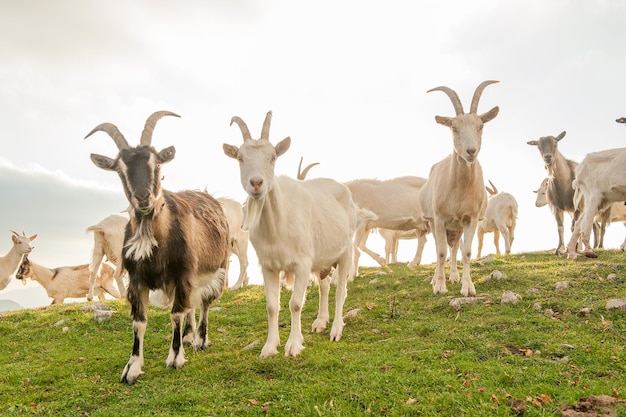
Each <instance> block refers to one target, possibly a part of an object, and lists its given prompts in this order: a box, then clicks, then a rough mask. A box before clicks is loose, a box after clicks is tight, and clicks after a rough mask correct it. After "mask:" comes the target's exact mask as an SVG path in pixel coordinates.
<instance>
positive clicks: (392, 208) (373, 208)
mask: <svg viewBox="0 0 626 417" xmlns="http://www.w3.org/2000/svg"><path fill="white" fill-rule="evenodd" d="M315 165H318V162H315V163H312V164H309V165H308V166H307V167H306V168H305V169H304V171H302V172H301V167H302V158H300V165H299V166H298V179H300V180H303V179H304V178H305V177H306V174H307V172H308V171H309V170H310V169H311V168H312V167H313V166H315ZM425 182H426V178H422V177H414V176H404V177H398V178H393V179H390V180H384V181H381V180H377V179H357V180H353V181H349V182H346V183H345V185H347V186H348V188H349V189H350V192H351V193H352V200H354V202H355V203H356V204H357V206H358V207H359V208H360V209H361V213H362V215H361V216H359V222H358V224H357V229H356V233H355V238H354V239H355V240H354V241H355V243H356V244H357V247H358V249H359V250H360V251H361V252H365V253H367V254H368V255H369V256H370V257H371V258H372V259H374V260H375V261H376V262H378V263H379V264H380V266H385V265H386V264H387V262H388V260H387V259H386V258H388V256H386V258H382V257H381V256H380V255H379V254H377V253H376V252H374V251H373V250H371V249H369V248H368V247H367V246H366V243H367V239H368V237H369V235H370V232H371V231H372V230H374V229H376V228H378V229H381V228H382V229H388V230H390V231H398V232H407V233H408V234H410V235H413V234H414V235H415V236H414V237H411V238H417V239H418V245H417V251H416V252H415V257H414V258H413V260H412V261H411V262H409V265H408V266H409V267H415V266H417V265H419V264H420V262H421V260H422V252H423V250H424V245H425V244H426V234H428V233H430V229H429V227H428V222H425V221H423V220H422V212H421V209H420V207H419V202H418V200H417V194H418V193H419V190H420V189H421V188H422V186H423V185H424V183H425ZM390 239H391V240H393V239H394V238H393V237H390ZM389 244H390V245H391V246H394V244H393V242H390V243H389ZM391 246H390V250H391ZM395 247H396V248H395V251H396V252H397V242H396V243H395ZM359 257H360V253H359V252H358V251H357V252H356V253H355V257H354V268H355V273H356V275H358V264H359Z"/></svg>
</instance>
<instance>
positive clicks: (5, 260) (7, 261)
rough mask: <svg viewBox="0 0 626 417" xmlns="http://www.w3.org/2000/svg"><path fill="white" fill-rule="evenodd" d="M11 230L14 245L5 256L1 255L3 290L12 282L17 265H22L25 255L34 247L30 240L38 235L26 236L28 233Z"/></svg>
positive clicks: (0, 268)
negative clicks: (20, 233)
mask: <svg viewBox="0 0 626 417" xmlns="http://www.w3.org/2000/svg"><path fill="white" fill-rule="evenodd" d="M9 232H11V242H12V243H13V246H11V249H9V251H8V252H7V253H6V255H4V256H0V290H3V289H5V288H6V287H7V285H9V282H11V275H12V274H13V272H15V270H16V269H17V267H18V266H19V265H20V261H21V260H22V256H23V255H28V254H29V253H30V252H31V251H32V250H33V247H32V246H31V245H30V242H32V241H33V240H35V239H36V238H37V235H32V236H30V237H29V236H26V233H24V232H22V235H21V236H20V235H19V233H17V232H14V231H13V230H9Z"/></svg>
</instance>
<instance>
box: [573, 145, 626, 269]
mask: <svg viewBox="0 0 626 417" xmlns="http://www.w3.org/2000/svg"><path fill="white" fill-rule="evenodd" d="M573 186H574V205H575V207H576V209H577V210H580V212H581V214H580V216H579V217H578V220H577V221H576V224H575V225H574V232H573V233H572V238H571V239H570V241H569V243H568V245H567V257H568V259H574V258H576V242H577V241H578V238H579V237H580V238H581V240H582V242H583V244H584V246H585V248H584V253H585V255H586V256H588V257H596V256H597V255H596V254H595V253H594V252H593V250H592V248H591V247H590V245H589V237H590V233H591V228H592V226H593V222H594V219H595V217H596V214H597V213H598V212H599V211H602V210H605V209H606V208H607V207H609V205H610V204H611V203H614V202H621V203H623V202H624V201H626V148H618V149H608V150H605V151H600V152H594V153H590V154H588V155H587V156H586V157H585V159H584V160H583V161H582V162H581V163H580V164H579V165H578V168H577V169H576V179H575V180H574V183H573Z"/></svg>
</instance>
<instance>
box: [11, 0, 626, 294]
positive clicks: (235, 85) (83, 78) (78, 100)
mask: <svg viewBox="0 0 626 417" xmlns="http://www.w3.org/2000/svg"><path fill="white" fill-rule="evenodd" d="M624 22H626V1H624V0H598V1H583V0H580V1H558V0H550V1H545V0H537V1H524V2H519V1H514V0H504V1H503V0H475V1H471V2H468V1H441V0H437V1H412V0H406V1H393V0H392V1H387V2H380V1H377V2H374V1H367V0H358V1H356V0H355V1H336V0H334V1H327V0H320V1H315V2H298V1H288V0H277V1H274V0H267V1H258V0H257V1H246V0H220V1H181V2H166V1H147V0H146V1H133V2H128V1H106V2H102V1H85V0H74V1H71V0H59V1H55V2H50V1H43V0H42V1H31V0H22V1H16V2H3V5H2V13H1V14H0V56H2V57H3V59H2V65H1V66H0V79H1V80H2V82H1V83H0V106H1V111H0V138H1V141H2V142H1V143H2V151H1V153H0V187H1V188H0V190H1V191H2V195H3V198H2V203H3V204H2V208H1V209H0V210H1V212H0V214H1V215H0V232H1V231H4V232H2V233H4V234H5V237H4V238H1V239H0V254H4V253H6V252H7V251H8V250H9V249H10V247H11V242H10V234H9V233H8V230H9V229H14V230H18V231H20V232H21V231H22V230H23V231H25V232H26V233H27V234H28V235H30V234H33V233H37V234H38V235H39V237H38V238H37V240H36V241H35V242H34V243H35V246H36V248H35V251H34V252H33V254H32V255H31V260H33V261H34V262H37V263H40V264H43V265H46V266H50V267H54V266H62V265H76V264H82V263H87V262H88V261H89V257H90V251H91V247H92V242H93V241H92V237H91V235H88V234H86V233H85V228H86V227H87V226H89V225H91V224H95V223H97V222H98V221H99V220H101V219H102V218H104V217H106V216H107V215H109V214H112V213H115V212H119V211H121V210H123V209H124V208H125V207H126V206H127V202H126V199H125V197H124V196H123V194H122V191H121V190H122V189H121V185H120V182H119V179H118V177H117V175H115V174H114V173H111V172H107V171H103V170H100V169H98V168H96V167H95V166H94V165H93V164H92V162H91V160H90V159H89V154H90V153H92V152H95V153H100V154H104V155H108V156H111V157H114V156H115V155H116V152H117V148H116V147H115V145H114V143H113V141H112V140H111V139H110V138H109V137H108V136H107V135H106V134H104V133H98V134H96V135H93V136H92V137H90V138H89V139H87V140H84V139H83V138H84V137H85V135H86V134H87V133H88V132H89V131H90V130H91V129H92V128H93V127H95V126H96V125H98V124H100V123H102V122H112V123H114V124H116V125H117V126H118V127H119V128H120V130H121V131H122V133H123V134H124V135H125V136H126V138H127V139H128V141H129V142H130V143H131V145H134V144H137V143H138V140H139V136H140V133H141V129H142V128H143V125H144V123H145V120H146V118H147V117H148V116H149V115H150V114H151V113H152V112H154V111H157V110H169V111H173V112H176V113H178V114H179V115H181V118H180V119H176V118H171V117H169V118H164V119H161V120H160V121H159V122H158V124H157V127H156V129H155V133H154V137H153V145H154V146H155V147H156V148H158V149H162V148H164V147H167V146H170V145H174V146H175V147H176V150H177V153H176V158H175V159H174V161H172V162H171V163H170V164H168V165H166V166H164V167H163V174H164V176H165V180H164V183H163V185H164V187H165V188H168V189H170V190H174V191H176V190H180V189H184V188H197V189H204V188H206V189H207V190H208V191H209V192H211V193H212V194H213V195H215V196H216V197H223V196H227V197H233V198H235V199H237V200H239V201H240V202H243V201H244V198H245V195H244V192H243V189H242V187H241V184H240V181H239V169H238V166H237V163H236V162H235V161H234V160H232V159H230V158H228V157H226V156H225V155H224V154H223V152H222V143H224V142H228V143H231V144H235V145H239V144H240V143H241V141H242V138H241V133H240V131H239V129H238V128H237V127H236V126H233V127H229V122H230V119H231V117H232V116H234V115H237V116H240V117H242V118H243V120H244V121H246V122H247V124H248V126H249V127H250V130H251V132H252V135H253V137H258V136H259V134H260V128H261V124H262V121H263V118H264V116H265V113H266V112H267V111H268V110H272V111H273V114H274V117H273V121H272V129H271V133H270V139H271V141H272V142H273V143H276V142H277V141H278V140H280V139H282V138H284V137H285V136H291V138H292V145H291V148H290V149H289V151H288V152H287V153H286V154H285V155H283V156H282V157H281V158H280V159H279V160H278V162H277V166H276V171H277V173H279V174H288V175H295V172H296V169H297V165H298V161H299V159H300V157H301V156H303V157H304V158H305V162H319V163H320V165H319V166H317V167H315V168H314V169H313V170H312V171H311V172H310V174H309V176H310V177H314V176H317V177H331V178H334V179H337V180H339V181H349V180H353V179H357V178H379V179H389V178H393V177H397V176H403V175H417V176H423V177H426V176H427V174H428V172H429V170H430V167H431V165H432V164H433V163H435V162H437V161H439V160H441V159H442V158H444V157H445V156H446V155H447V154H449V153H450V152H451V150H452V140H451V134H450V131H449V129H447V128H445V127H443V126H441V125H438V124H436V123H435V121H434V116H435V115H446V116H449V115H453V114H454V111H453V107H452V104H451V102H450V100H449V99H448V98H447V97H446V96H445V94H443V93H441V92H433V93H429V94H427V93H426V91H427V90H428V89H430V88H433V87H436V86H440V85H446V86H448V87H450V88H452V89H455V90H456V91H457V92H458V94H459V95H460V97H461V100H462V102H463V103H464V106H465V109H466V111H467V110H468V108H469V102H470V100H471V96H472V94H473V92H474V89H475V88H476V86H477V85H478V84H479V83H480V82H482V81H484V80H487V79H494V80H499V81H500V83H499V84H493V85H490V86H489V87H487V89H485V91H484V93H483V96H482V99H481V103H480V105H479V112H480V113H482V112H485V111H487V110H489V109H490V108H491V107H493V106H496V105H497V106H499V107H500V114H499V115H498V117H496V118H495V119H494V120H493V121H491V122H489V123H488V124H487V125H486V126H485V129H484V133H483V146H482V150H481V152H480V155H479V161H480V163H481V165H482V167H483V172H484V176H485V179H491V180H492V181H493V182H494V183H495V185H496V186H497V187H498V189H499V190H501V191H507V192H509V193H511V194H513V195H514V196H515V197H516V199H517V200H518V203H519V205H520V213H519V218H518V230H517V233H516V240H515V242H514V243H513V252H515V253H518V252H524V251H531V250H548V249H554V248H555V246H556V243H557V232H556V225H555V222H554V219H553V216H552V214H551V213H550V210H549V209H548V208H546V207H544V208H542V209H537V208H535V207H534V198H535V195H534V194H533V193H532V190H534V189H536V188H537V187H538V186H539V183H540V182H541V180H542V178H544V177H545V170H544V168H543V163H542V161H541V159H540V156H539V152H538V150H537V149H536V148H535V147H531V146H528V145H527V144H526V142H527V141H528V140H532V139H538V138H539V137H541V136H547V135H557V134H559V133H560V132H561V131H563V130H565V131H567V135H566V136H565V138H564V139H563V140H562V141H561V142H560V144H559V148H560V150H561V151H562V153H563V154H564V155H565V156H566V157H568V158H570V159H573V160H575V161H578V162H580V161H581V160H582V158H583V157H584V156H585V154H587V153H588V152H592V151H597V150H602V149H608V148H616V147H623V146H625V145H624V144H625V143H626V129H625V128H624V126H623V125H619V124H617V123H615V119H616V118H618V117H621V116H626V104H625V101H626V82H624V74H626V54H624V43H623V41H624V39H625V37H626V26H625V25H624ZM566 222H569V218H566ZM624 232H625V231H624V228H623V226H621V225H612V226H610V227H609V235H608V236H607V241H606V246H607V247H610V248H616V247H618V246H619V244H620V243H621V242H622V241H623V236H624ZM0 237H1V235H0ZM486 239H487V240H486V243H485V249H484V250H485V251H486V252H487V253H490V252H493V251H494V249H493V243H492V242H491V240H492V235H487V237H486ZM568 239H569V230H567V231H566V240H568ZM371 241H372V245H373V246H374V245H375V238H374V237H372V239H371ZM404 246H406V248H407V249H406V251H405V254H404V255H401V256H400V258H401V260H404V261H408V260H410V259H412V257H413V252H414V247H415V246H414V243H409V242H406V243H403V244H401V248H404ZM503 247H504V246H503V245H502V248H503ZM380 248H381V249H380V250H382V246H380ZM401 250H404V249H401ZM434 251H435V249H434V243H433V241H432V237H429V242H428V243H427V246H426V249H425V252H424V260H425V261H428V262H432V261H434V258H435V257H434ZM361 259H362V260H363V261H365V263H366V264H367V263H368V262H370V260H369V258H368V257H367V255H363V256H362V257H361ZM234 263H236V261H234ZM372 265H373V264H372ZM249 273H250V275H251V276H252V277H253V279H258V280H260V274H259V273H258V268H257V265H256V261H253V262H252V265H251V267H250V272H249ZM231 278H235V277H231ZM14 281H15V280H14ZM20 287H21V285H20V284H19V283H16V282H12V283H11V284H9V287H8V288H7V289H5V290H4V291H3V292H5V293H6V292H7V291H10V290H11V289H15V288H20ZM2 296H3V294H2V293H0V298H3V297H2Z"/></svg>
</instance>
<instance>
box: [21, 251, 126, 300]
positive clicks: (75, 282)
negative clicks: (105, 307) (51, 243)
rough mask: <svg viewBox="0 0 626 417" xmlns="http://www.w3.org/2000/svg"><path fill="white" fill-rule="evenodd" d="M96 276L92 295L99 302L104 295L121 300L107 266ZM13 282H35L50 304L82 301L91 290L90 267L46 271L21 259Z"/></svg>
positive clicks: (68, 267) (27, 260)
mask: <svg viewBox="0 0 626 417" xmlns="http://www.w3.org/2000/svg"><path fill="white" fill-rule="evenodd" d="M96 272H97V274H96V281H95V285H94V291H95V293H96V295H97V296H98V299H100V300H101V301H102V300H104V299H105V298H104V294H105V292H106V293H108V294H110V295H111V296H113V297H115V298H120V293H119V291H118V290H117V288H115V285H114V284H113V281H114V272H113V268H112V267H111V266H110V265H108V264H102V266H101V268H100V271H99V272H98V271H96ZM15 278H17V279H19V280H22V281H24V280H25V279H26V278H30V279H32V280H33V281H37V282H38V283H39V284H41V286H42V287H44V289H45V290H46V293H47V294H48V297H50V298H52V304H63V301H65V299H66V298H84V297H85V296H86V295H87V291H89V287H90V270H89V264H82V265H76V266H62V267H57V268H48V267H46V266H42V265H39V264H37V263H35V262H31V261H30V259H28V255H25V256H24V258H23V259H22V263H21V264H20V266H19V268H18V270H17V272H16V273H15Z"/></svg>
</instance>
